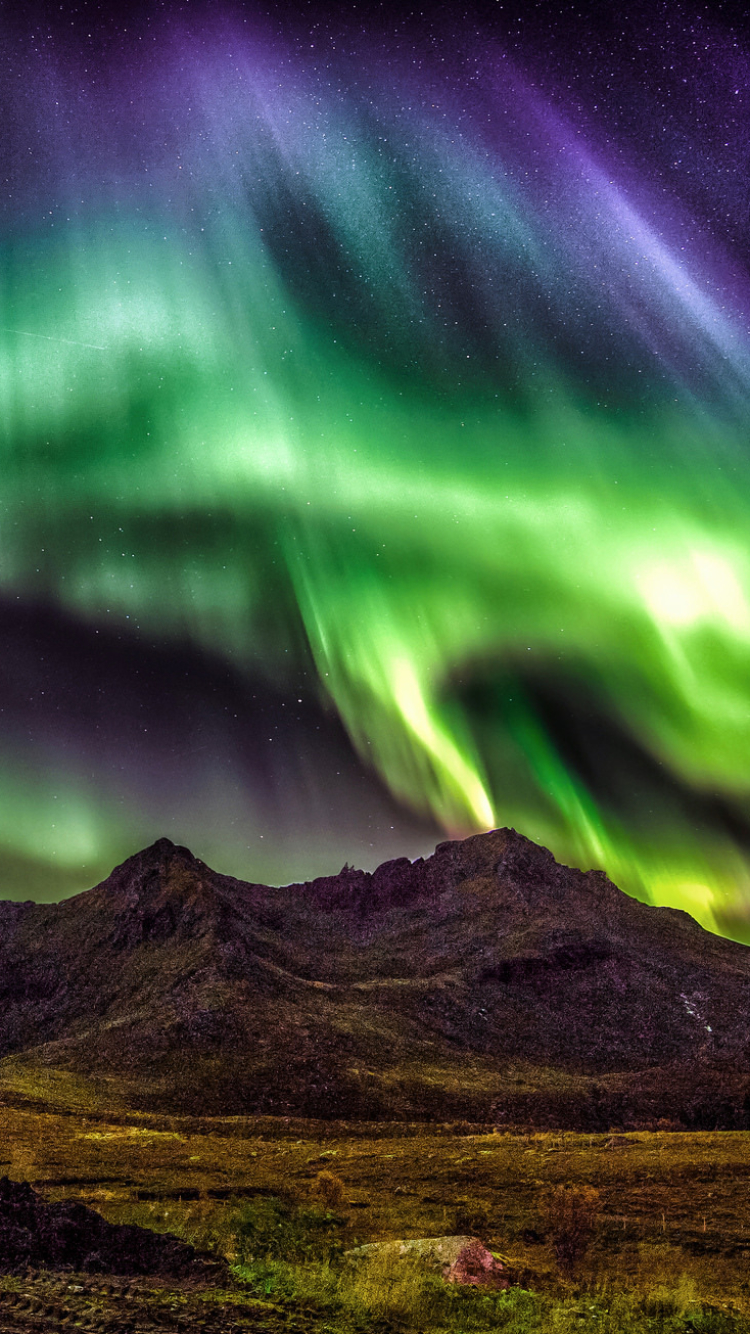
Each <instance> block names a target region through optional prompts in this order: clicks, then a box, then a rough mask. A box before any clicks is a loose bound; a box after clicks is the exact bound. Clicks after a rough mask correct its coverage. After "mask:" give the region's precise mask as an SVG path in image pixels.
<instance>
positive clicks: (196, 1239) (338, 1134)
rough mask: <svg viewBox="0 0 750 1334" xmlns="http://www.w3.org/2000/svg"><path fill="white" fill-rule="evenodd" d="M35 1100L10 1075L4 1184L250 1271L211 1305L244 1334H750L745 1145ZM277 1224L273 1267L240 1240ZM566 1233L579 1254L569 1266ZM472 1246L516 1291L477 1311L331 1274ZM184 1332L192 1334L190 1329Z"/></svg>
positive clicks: (418, 1287)
mask: <svg viewBox="0 0 750 1334" xmlns="http://www.w3.org/2000/svg"><path fill="white" fill-rule="evenodd" d="M44 1092H46V1093H47V1096H48V1097H49V1098H51V1099H52V1101H51V1102H49V1103H48V1104H47V1106H46V1108H43V1106H42V1096H43V1090H41V1089H40V1088H39V1087H38V1085H37V1086H32V1085H30V1084H28V1083H27V1084H26V1085H24V1082H23V1078H22V1075H21V1074H20V1073H19V1072H18V1071H16V1074H15V1077H14V1078H11V1076H10V1074H9V1072H8V1067H7V1065H6V1067H5V1082H4V1086H3V1087H0V1098H2V1099H4V1103H3V1105H1V1106H0V1130H1V1132H2V1139H1V1140H0V1174H5V1175H9V1176H11V1177H13V1178H15V1179H24V1180H27V1181H29V1182H31V1183H32V1184H33V1185H35V1186H36V1187H37V1189H39V1190H41V1191H42V1192H43V1193H44V1194H45V1195H46V1196H47V1198H49V1199H56V1200H57V1199H63V1198H66V1199H76V1200H80V1201H82V1202H83V1203H85V1204H88V1205H90V1206H92V1207H93V1208H96V1209H98V1210H99V1211H100V1212H101V1213H102V1214H103V1215H104V1216H105V1217H106V1218H108V1219H110V1220H111V1221H113V1222H133V1223H139V1224H141V1225H144V1226H147V1227H152V1228H156V1229H159V1230H167V1231H173V1232H175V1233H176V1234H177V1235H179V1236H181V1237H183V1238H185V1239H187V1240H190V1241H192V1242H193V1243H194V1244H196V1245H198V1246H200V1247H210V1248H212V1249H215V1250H217V1251H219V1252H221V1253H223V1254H225V1255H226V1256H228V1257H229V1259H230V1260H231V1261H233V1262H235V1263H237V1264H238V1265H243V1264H244V1268H240V1269H239V1270H238V1272H239V1274H240V1275H241V1276H242V1278H243V1279H244V1281H245V1283H246V1287H245V1288H240V1289H238V1292H237V1293H235V1294H233V1295H232V1296H231V1297H230V1296H229V1295H226V1294H225V1295H224V1296H223V1297H222V1298H221V1300H222V1301H225V1302H230V1303H231V1306H232V1310H233V1311H235V1312H237V1313H239V1311H240V1308H241V1307H242V1309H243V1310H245V1308H247V1312H248V1313H249V1312H250V1310H251V1309H252V1310H253V1311H254V1312H255V1314H254V1316H253V1325H252V1327H253V1328H262V1327H266V1328H268V1329H275V1328H277V1327H278V1328H281V1327H282V1325H283V1327H284V1328H292V1327H293V1323H294V1318H296V1317H295V1312H298V1313H299V1312H305V1313H306V1314H305V1315H304V1320H302V1327H303V1328H305V1329H308V1330H310V1331H315V1330H317V1329H320V1330H321V1331H322V1330H324V1329H326V1330H329V1331H337V1330H339V1329H340V1330H342V1331H348V1330H350V1329H351V1330H357V1329H360V1328H362V1329H364V1328H366V1327H368V1325H367V1319H368V1317H367V1312H368V1311H369V1312H370V1313H371V1315H372V1317H373V1319H375V1318H377V1319H379V1320H380V1321H381V1322H384V1323H381V1327H382V1328H383V1329H385V1328H386V1327H387V1328H391V1327H392V1328H394V1329H401V1330H412V1329H413V1330H421V1329H425V1328H429V1329H431V1330H436V1331H437V1330H440V1329H445V1330H453V1331H455V1332H456V1334H457V1332H458V1331H464V1330H465V1331H468V1330H472V1329H477V1330H495V1329H507V1330H508V1331H509V1334H512V1331H519V1334H520V1331H522V1330H527V1329H528V1330H532V1329H540V1330H541V1329H545V1328H551V1327H554V1328H555V1329H557V1330H567V1329H568V1328H571V1329H572V1328H576V1329H583V1330H586V1329H589V1328H590V1329H592V1330H593V1329H604V1330H609V1331H610V1332H611V1334H618V1332H619V1331H623V1334H625V1331H627V1334H638V1331H640V1330H641V1329H642V1330H643V1331H646V1330H663V1331H665V1332H666V1331H669V1334H677V1331H683V1330H684V1331H691V1332H695V1334H731V1332H733V1331H740V1330H742V1331H744V1330H750V1266H749V1265H748V1261H750V1134H748V1133H746V1132H741V1131H730V1132H723V1133H720V1132H717V1133H713V1132H712V1133H697V1132H696V1133H670V1132H668V1131H656V1132H647V1131H640V1132H633V1133H628V1134H617V1133H613V1134H605V1133H602V1134H597V1135H589V1134H577V1133H572V1132H554V1133H523V1132H522V1131H520V1130H519V1131H516V1132H515V1133H512V1132H507V1131H504V1132H503V1133H492V1132H488V1133H474V1128H472V1127H470V1126H468V1125H458V1126H448V1125H441V1126H425V1125H422V1126H407V1125H393V1124H391V1125H387V1126H383V1127H375V1126H368V1125H352V1126H348V1127H347V1126H344V1125H341V1124H338V1125H337V1124H335V1123H333V1124H329V1125H326V1124H324V1123H320V1122H302V1121H292V1120H283V1119H280V1120H272V1119H270V1118H266V1119H259V1118H224V1119H208V1118H205V1119H203V1118H169V1117H163V1116H161V1117H155V1116H149V1115H145V1114H137V1113H128V1112H126V1111H124V1110H123V1109H122V1108H119V1109H113V1110H112V1111H111V1112H107V1111H106V1110H105V1109H104V1108H103V1106H102V1105H101V1103H99V1104H98V1105H96V1106H95V1105H90V1106H88V1107H85V1106H83V1105H81V1104H82V1103H83V1102H84V1101H85V1098H84V1093H85V1090H83V1089H82V1087H81V1086H79V1085H78V1084H77V1083H76V1082H75V1081H74V1080H68V1078H67V1077H66V1076H64V1075H61V1074H58V1075H57V1076H55V1077H52V1076H51V1077H50V1081H49V1083H48V1085H47V1088H46V1090H44ZM113 1101H114V1099H113ZM274 1209H276V1210H281V1214H278V1217H281V1216H282V1214H283V1216H284V1217H285V1218H286V1220H287V1221H286V1222H285V1223H284V1227H286V1228H287V1232H286V1233H285V1234H284V1235H285V1236H287V1238H289V1237H291V1240H288V1241H287V1242H286V1243H285V1245H286V1252H285V1253H284V1254H280V1253H279V1252H278V1249H277V1250H276V1252H274V1249H273V1246H270V1247H265V1253H260V1251H262V1250H263V1249H264V1248H263V1247H260V1248H259V1247H258V1246H256V1247H255V1250H253V1247H252V1246H250V1245H249V1244H246V1243H247V1236H248V1235H252V1236H256V1235H259V1233H258V1228H260V1227H261V1226H265V1224H264V1223H263V1218H264V1217H265V1218H266V1220H267V1219H268V1217H269V1216H270V1215H272V1214H273V1211H274ZM243 1210H244V1211H245V1212H244V1218H245V1223H246V1230H245V1234H244V1236H245V1240H244V1242H243V1235H242V1227H241V1226H239V1224H238V1219H240V1220H241V1219H242V1217H243ZM264 1211H265V1213H264ZM269 1211H270V1214H269ZM566 1211H567V1213H566ZM576 1211H577V1212H576ZM571 1219H573V1222H571ZM248 1220H249V1222H248ZM566 1220H567V1221H566ZM576 1220H577V1222H576ZM574 1223H575V1226H577V1227H579V1230H580V1231H581V1235H582V1236H583V1241H581V1240H580V1238H579V1241H578V1248H577V1249H576V1246H575V1245H573V1247H572V1250H571V1246H570V1245H568V1249H567V1251H566V1245H567V1243H568V1242H569V1241H570V1235H569V1234H570V1230H571V1228H572V1226H573V1224H574ZM247 1227H249V1228H250V1233H248V1232H247ZM253 1228H255V1229H256V1231H255V1233H253V1232H252V1229H253ZM290 1229H291V1231H290ZM295 1229H296V1231H295ZM566 1229H567V1241H566ZM587 1229H588V1231H589V1233H590V1236H587V1235H585V1234H586V1232H587ZM466 1230H470V1231H476V1232H477V1233H478V1234H479V1235H481V1236H482V1238H483V1240H484V1241H485V1242H487V1243H488V1244H489V1245H490V1246H491V1247H492V1249H494V1250H495V1251H498V1252H500V1253H501V1254H502V1255H503V1256H507V1257H509V1259H510V1261H511V1263H512V1264H513V1266H514V1268H515V1270H516V1275H517V1278H518V1279H519V1280H520V1284H519V1286H518V1287H516V1288H515V1289H514V1290H511V1292H510V1293H509V1294H501V1295H494V1294H493V1295H492V1296H487V1297H483V1296H482V1295H481V1294H478V1293H476V1292H474V1291H471V1292H468V1291H460V1292H456V1291H449V1290H447V1288H446V1286H445V1285H443V1284H442V1283H441V1282H440V1281H439V1280H437V1279H435V1278H434V1277H433V1276H430V1275H428V1274H425V1273H424V1272H423V1271H420V1270H419V1269H418V1266H417V1267H416V1268H415V1267H412V1268H409V1267H408V1266H405V1267H404V1269H403V1270H402V1271H401V1272H400V1274H399V1277H398V1281H397V1282H396V1283H393V1282H391V1281H390V1277H389V1276H388V1275H384V1274H381V1273H379V1272H378V1270H377V1266H376V1265H375V1263H374V1262H371V1263H370V1264H369V1265H359V1266H356V1265H355V1266H354V1267H352V1265H351V1263H347V1262H345V1261H344V1260H343V1258H342V1256H343V1252H344V1251H346V1250H347V1249H348V1248H350V1247H352V1246H354V1245H356V1244H358V1243H362V1242H367V1241H378V1240H388V1239H392V1238H396V1237H418V1236H430V1235H432V1236H435V1235H441V1234H444V1233H447V1232H454V1231H461V1232H464V1231H466ZM295 1237H298V1238H299V1243H298V1242H297V1241H295V1239H294V1238H295ZM295 1248H296V1249H295ZM573 1252H575V1254H573ZM571 1255H572V1257H573V1258H572V1260H571ZM561 1260H562V1264H561V1263H560V1261H561ZM17 1283H18V1280H17V1279H15V1278H7V1279H5V1280H2V1281H1V1282H0V1288H3V1289H5V1291H6V1292H8V1291H10V1290H11V1289H12V1288H13V1285H14V1284H17ZM214 1299H215V1300H218V1299H219V1298H218V1297H217V1296H215V1298H214ZM209 1300H213V1299H211V1298H210V1294H205V1295H204V1299H203V1301H204V1306H205V1302H206V1301H209ZM249 1300H252V1303H254V1304H253V1305H252V1306H251V1307H247V1302H248V1301H249ZM243 1304H244V1305H243ZM261 1314H262V1317H263V1321H264V1322H265V1325H264V1324H263V1323H262V1322H261ZM299 1318H300V1319H302V1317H301V1316H299ZM236 1319H237V1320H240V1316H239V1314H237V1316H236ZM274 1321H277V1324H274ZM278 1321H281V1322H282V1323H281V1324H278ZM290 1321H291V1322H292V1323H291V1324H290ZM259 1322H260V1323H259ZM363 1322H364V1323H363ZM20 1327H21V1326H18V1328H20ZM103 1327H104V1326H103ZM184 1327H185V1328H193V1327H194V1328H201V1327H202V1326H201V1324H200V1322H197V1318H196V1321H194V1322H193V1323H192V1324H191V1323H188V1324H187V1325H185V1326H184ZM224 1327H226V1328H230V1327H235V1326H230V1325H229V1324H227V1323H226V1321H225V1326H224ZM244 1327H245V1325H244V1324H243V1323H242V1321H241V1320H240V1323H239V1324H236V1328H238V1329H239V1328H244ZM248 1327H249V1326H248ZM373 1327H374V1326H373ZM2 1328H6V1326H5V1325H3V1326H2ZM7 1328H8V1329H11V1328H16V1326H14V1325H11V1324H8V1325H7ZM206 1328H208V1326H206Z"/></svg>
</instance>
